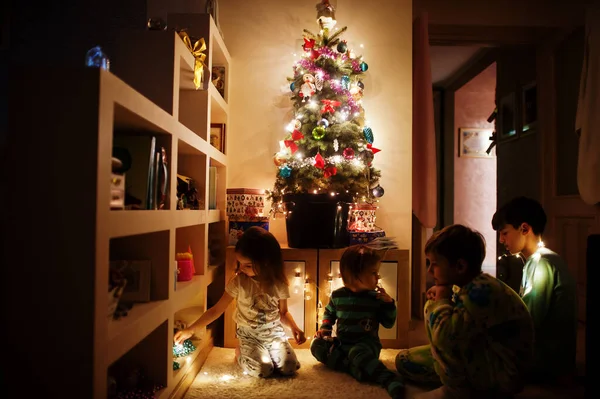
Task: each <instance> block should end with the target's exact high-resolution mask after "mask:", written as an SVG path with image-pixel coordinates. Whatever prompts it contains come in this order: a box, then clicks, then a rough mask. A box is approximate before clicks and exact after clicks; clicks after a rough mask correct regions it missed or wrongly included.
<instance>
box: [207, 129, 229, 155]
mask: <svg viewBox="0 0 600 399" xmlns="http://www.w3.org/2000/svg"><path fill="white" fill-rule="evenodd" d="M209 140H210V145H212V146H213V147H215V148H216V149H217V150H219V151H221V152H222V153H223V154H225V124H224V123H211V124H210V135H209Z"/></svg>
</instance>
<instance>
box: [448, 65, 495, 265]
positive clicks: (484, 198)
mask: <svg viewBox="0 0 600 399" xmlns="http://www.w3.org/2000/svg"><path fill="white" fill-rule="evenodd" d="M495 92H496V64H495V63H494V64H492V65H490V66H489V67H488V68H487V69H485V70H484V71H483V72H481V73H480V74H479V75H477V76H476V77H475V78H473V79H472V80H471V81H469V82H468V83H467V84H466V85H464V86H463V87H461V88H460V89H458V90H457V91H456V93H455V98H454V104H455V108H454V124H455V125H454V131H455V132H456V137H457V140H455V146H458V129H459V128H473V127H481V128H489V129H493V128H494V124H493V123H488V122H487V118H488V117H489V116H490V114H491V112H492V111H493V110H494V106H495V105H494V98H495ZM456 148H457V147H455V151H454V222H455V223H461V224H465V225H467V226H470V227H472V228H474V229H475V230H478V231H479V232H480V233H481V234H483V236H484V237H485V240H486V244H487V248H486V258H485V261H484V262H483V269H484V271H485V272H487V273H490V274H492V275H496V260H495V257H496V232H495V231H494V230H493V229H492V225H491V219H492V215H493V214H494V212H495V211H496V158H495V157H494V158H491V159H490V158H466V157H459V156H458V149H456ZM494 154H495V152H494Z"/></svg>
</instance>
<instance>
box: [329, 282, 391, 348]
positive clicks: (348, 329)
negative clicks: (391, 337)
mask: <svg viewBox="0 0 600 399" xmlns="http://www.w3.org/2000/svg"><path fill="white" fill-rule="evenodd" d="M376 295H377V292H376V291H362V292H353V291H351V290H349V289H348V288H346V287H342V288H339V289H337V290H335V291H333V292H332V293H331V299H330V300H329V304H328V305H327V307H325V312H324V315H323V323H322V324H321V329H322V330H333V326H334V325H336V323H337V327H336V333H337V337H338V338H339V339H340V341H341V342H342V343H343V344H348V343H349V344H352V343H356V342H358V341H360V340H361V339H363V338H365V337H372V338H374V339H375V340H376V341H377V342H379V324H381V325H382V326H384V327H385V328H392V327H393V326H394V323H395V322H396V303H395V302H394V301H392V302H383V301H382V300H379V299H377V298H376Z"/></svg>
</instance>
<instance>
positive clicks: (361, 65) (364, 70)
mask: <svg viewBox="0 0 600 399" xmlns="http://www.w3.org/2000/svg"><path fill="white" fill-rule="evenodd" d="M367 69H369V66H368V65H367V63H366V62H364V61H363V62H361V63H360V70H361V71H363V72H367Z"/></svg>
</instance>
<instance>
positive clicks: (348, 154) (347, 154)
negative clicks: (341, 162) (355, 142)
mask: <svg viewBox="0 0 600 399" xmlns="http://www.w3.org/2000/svg"><path fill="white" fill-rule="evenodd" d="M342 155H343V156H344V158H346V159H347V160H349V161H350V160H352V159H354V150H353V149H352V148H350V147H348V148H346V149H345V150H344V152H342Z"/></svg>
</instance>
